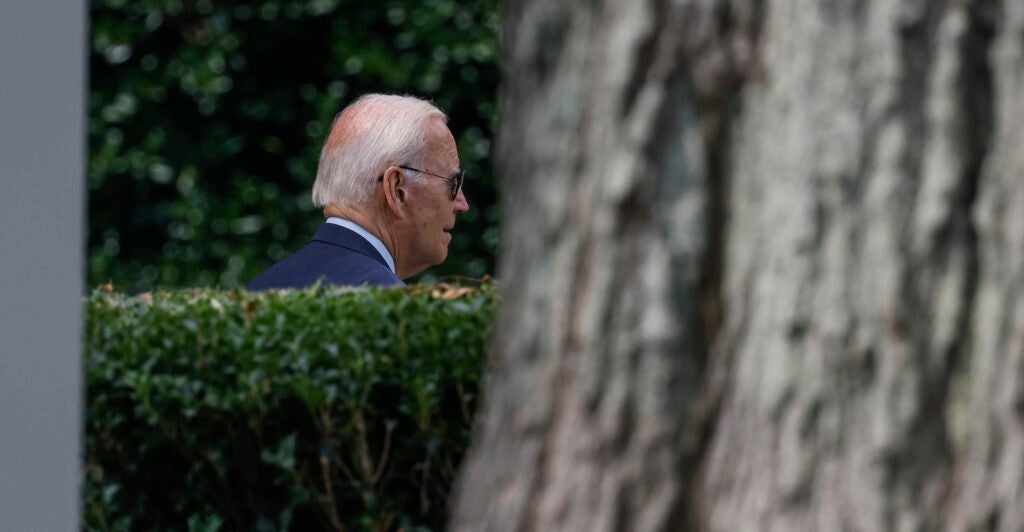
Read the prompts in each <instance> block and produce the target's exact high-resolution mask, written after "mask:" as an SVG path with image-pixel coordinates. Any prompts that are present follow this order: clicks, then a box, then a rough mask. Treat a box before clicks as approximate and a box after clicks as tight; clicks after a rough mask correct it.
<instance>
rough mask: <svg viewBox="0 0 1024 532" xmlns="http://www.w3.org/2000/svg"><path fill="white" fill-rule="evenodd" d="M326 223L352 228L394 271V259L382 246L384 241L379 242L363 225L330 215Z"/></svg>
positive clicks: (393, 271)
mask: <svg viewBox="0 0 1024 532" xmlns="http://www.w3.org/2000/svg"><path fill="white" fill-rule="evenodd" d="M327 223H329V224H334V225H340V226H342V227H344V228H345V229H349V230H352V231H353V232H355V233H356V234H357V235H359V236H361V237H363V238H364V239H366V241H367V242H369V243H370V245H371V246H373V249H376V250H377V253H380V256H381V257H384V262H387V263H388V268H391V273H396V272H395V259H393V258H392V257H391V253H390V252H389V251H388V248H387V247H386V246H384V242H381V241H380V239H379V238H377V236H376V235H374V234H373V233H371V232H369V231H367V230H366V229H363V226H361V225H359V224H357V223H355V222H353V221H352V220H346V219H344V218H338V217H337V216H331V217H330V218H328V219H327Z"/></svg>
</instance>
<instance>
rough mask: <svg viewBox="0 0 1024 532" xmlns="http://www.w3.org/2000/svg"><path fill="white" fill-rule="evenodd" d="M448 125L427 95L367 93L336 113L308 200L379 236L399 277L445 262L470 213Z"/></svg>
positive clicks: (326, 212)
mask: <svg viewBox="0 0 1024 532" xmlns="http://www.w3.org/2000/svg"><path fill="white" fill-rule="evenodd" d="M446 122H447V117H445V115H444V113H442V112H441V111H440V110H439V109H438V108H437V107H435V106H434V105H432V104H431V103H429V102H426V101H424V100H420V99H418V98H413V97H408V96H391V95H383V94H370V95H366V96H363V97H362V98H359V99H358V100H356V101H355V102H354V103H352V104H351V105H349V106H348V107H346V108H345V109H344V110H343V111H342V112H341V114H339V115H338V117H337V118H336V119H335V121H334V125H333V127H332V128H331V133H330V135H329V136H328V138H327V142H326V143H325V144H324V147H323V150H322V151H321V153H320V166H319V168H318V170H317V176H316V183H315V184H314V185H313V203H314V204H316V205H317V206H320V207H323V208H324V212H325V214H328V215H338V216H342V217H345V218H349V219H351V220H352V221H354V222H356V223H358V224H360V225H362V226H363V227H366V229H368V230H369V231H370V232H372V233H374V234H376V235H377V236H378V237H380V238H381V240H382V241H383V242H384V244H385V245H386V246H387V247H388V250H389V251H390V252H391V254H392V256H393V257H394V259H395V264H396V269H397V270H398V271H397V273H398V276H399V277H402V278H407V277H410V276H412V275H415V274H416V273H419V272H421V271H423V270H424V269H426V268H427V267H429V266H431V265H434V264H440V263H441V262H443V261H444V259H445V258H446V257H447V255H448V244H449V243H450V242H451V235H450V234H449V233H448V231H450V230H451V229H452V227H453V226H454V225H455V215H456V214H458V213H461V212H465V211H467V210H469V205H468V203H467V202H466V197H465V195H463V193H462V192H461V190H458V191H456V189H455V185H456V181H457V177H459V176H460V169H459V155H458V151H457V149H456V146H455V139H454V138H453V137H452V134H451V132H450V131H449V130H448V126H447V125H446ZM453 193H454V194H455V196H454V199H453Z"/></svg>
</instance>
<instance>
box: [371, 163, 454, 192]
mask: <svg viewBox="0 0 1024 532" xmlns="http://www.w3.org/2000/svg"><path fill="white" fill-rule="evenodd" d="M398 167H399V168H401V169H402V170H412V171H413V172H419V173H421V174H427V175H430V176H434V177H436V178H438V179H442V180H444V182H445V183H448V186H449V187H451V188H452V201H455V198H456V197H458V195H459V191H460V190H462V180H463V179H465V177H466V171H465V170H459V171H458V173H456V174H455V175H454V176H452V177H445V176H443V175H437V174H435V173H432V172H428V171H426V170H420V169H419V168H413V167H411V166H405V165H401V164H400V165H398ZM380 179H384V176H380Z"/></svg>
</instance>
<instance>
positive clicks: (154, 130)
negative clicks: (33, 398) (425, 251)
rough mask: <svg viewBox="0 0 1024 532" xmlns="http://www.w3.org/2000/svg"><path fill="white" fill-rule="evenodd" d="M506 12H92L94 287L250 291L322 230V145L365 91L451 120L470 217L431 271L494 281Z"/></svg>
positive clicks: (477, 8) (378, 6)
mask: <svg viewBox="0 0 1024 532" xmlns="http://www.w3.org/2000/svg"><path fill="white" fill-rule="evenodd" d="M496 3H497V2H496V0H469V1H459V2H455V1H454V0H390V1H384V2H364V1H357V0H291V1H290V0H263V1H260V2H235V1H231V2H228V1H217V2H214V1H211V0H131V1H128V0H92V9H91V15H92V16H91V32H92V53H91V56H90V86H91V88H90V96H89V153H90V158H89V172H88V174H89V191H90V194H89V209H90V215H89V230H90V234H89V262H88V264H89V268H88V272H89V273H88V281H89V283H90V284H91V285H92V286H96V285H98V284H101V283H105V282H106V281H108V280H112V281H113V282H114V284H115V285H117V286H118V288H119V289H124V290H128V291H140V290H151V289H153V287H155V286H163V287H175V286H214V285H220V286H222V287H233V286H239V285H241V284H244V283H245V282H247V281H248V280H249V279H251V278H252V277H253V276H255V275H256V274H257V273H258V272H259V271H261V270H262V269H264V268H265V267H267V266H268V265H270V264H272V263H273V262H276V261H277V260H279V259H281V258H282V257H284V256H286V255H287V254H288V253H290V252H292V251H294V250H295V249H298V248H299V247H301V245H302V244H304V243H305V242H306V241H307V240H308V239H309V237H310V236H311V235H312V233H313V231H314V230H315V228H316V227H317V226H318V225H319V224H320V223H321V222H322V221H323V218H322V215H321V214H320V213H319V212H318V211H317V210H316V209H314V208H313V207H312V204H311V201H310V199H309V194H310V188H311V186H312V183H313V180H314V178H315V176H316V164H317V159H318V156H319V150H320V147H321V145H322V143H323V139H324V138H325V136H326V134H327V130H328V128H329V127H330V124H331V121H332V120H333V117H334V116H335V114H337V113H338V112H339V111H340V110H341V108H342V107H344V106H345V105H346V104H347V103H349V102H350V101H351V100H352V99H354V98H355V97H356V96H358V95H360V94H363V93H366V92H392V93H407V94H415V95H419V96H425V97H430V98H433V100H434V101H435V102H436V103H437V104H438V105H439V106H440V107H441V108H442V109H444V110H445V111H446V112H447V113H448V114H449V116H450V122H449V123H450V125H451V128H452V130H453V132H454V133H455V135H456V139H457V141H458V144H459V149H460V154H461V157H462V166H463V168H465V169H466V170H467V181H466V186H465V190H466V195H467V197H468V199H469V202H470V206H471V210H470V212H468V213H466V214H464V215H462V216H460V217H459V223H458V225H457V228H456V233H455V239H454V241H453V242H452V244H451V248H450V251H451V253H450V256H449V259H448V261H447V262H446V263H445V264H444V265H443V266H441V267H438V268H434V269H433V270H432V271H430V272H428V275H430V276H433V277H436V276H441V275H451V274H458V275H468V276H471V277H479V276H482V275H484V274H485V273H492V272H493V265H494V253H495V249H496V246H497V235H498V231H497V224H498V218H499V212H498V210H497V206H496V203H495V192H494V187H493V180H492V178H491V173H490V169H489V166H488V164H487V157H488V154H489V151H490V140H491V137H492V125H493V117H494V116H495V113H496V110H495V104H494V102H495V94H496V87H497V82H498V70H497V66H496V57H495V56H496V49H495V48H496V37H495V35H496V27H497V15H496Z"/></svg>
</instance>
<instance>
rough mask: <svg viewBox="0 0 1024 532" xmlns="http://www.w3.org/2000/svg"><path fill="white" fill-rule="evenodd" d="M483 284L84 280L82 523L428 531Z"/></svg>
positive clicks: (463, 423) (437, 506)
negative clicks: (134, 286) (132, 284)
mask: <svg viewBox="0 0 1024 532" xmlns="http://www.w3.org/2000/svg"><path fill="white" fill-rule="evenodd" d="M495 293H496V290H495V287H494V285H493V284H489V283H488V284H484V285H483V286H481V287H478V288H451V287H430V286H414V287H411V288H404V289H389V290H381V289H362V290H349V291H344V290H340V289H335V288H313V289H310V290H307V291H302V292H269V293H263V294H249V293H246V292H243V291H239V290H232V291H212V290H201V291H200V290H195V291H182V292H158V293H154V294H142V295H139V296H125V295H120V294H116V293H114V294H108V293H102V292H99V291H97V292H96V293H94V294H93V295H91V296H90V297H89V298H88V299H87V300H86V304H85V306H86V328H85V368H86V380H87V388H86V389H87V400H86V456H85V462H86V463H85V479H84V492H83V497H84V516H83V519H84V525H85V528H87V529H93V530H106V529H112V530H128V529H131V530H155V529H158V530H186V529H187V530H218V529H219V530H285V529H292V530H311V529H328V530H330V529H345V530H393V529H403V530H408V531H412V530H430V529H434V530H436V529H440V528H441V527H443V524H444V518H445V511H446V508H445V506H446V498H447V493H448V489H449V487H450V483H451V481H452V479H453V475H454V473H455V469H456V466H457V464H458V462H459V460H460V458H461V456H462V454H463V451H464V450H465V447H466V445H467V442H468V435H469V427H470V422H471V419H472V412H473V408H474V404H475V401H476V396H477V391H478V388H479V384H480V378H481V371H482V366H483V363H484V360H485V358H486V356H485V345H486V339H487V337H488V335H489V333H490V331H491V327H492V321H493V317H494V313H495V309H496V306H497V302H496V296H495Z"/></svg>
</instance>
